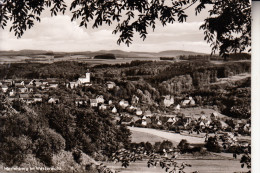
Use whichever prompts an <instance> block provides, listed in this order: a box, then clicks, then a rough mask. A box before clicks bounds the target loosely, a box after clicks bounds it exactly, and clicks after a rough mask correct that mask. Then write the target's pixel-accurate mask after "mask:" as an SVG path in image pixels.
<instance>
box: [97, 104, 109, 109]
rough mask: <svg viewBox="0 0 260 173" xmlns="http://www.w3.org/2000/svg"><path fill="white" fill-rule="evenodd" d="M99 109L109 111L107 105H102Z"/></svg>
mask: <svg viewBox="0 0 260 173" xmlns="http://www.w3.org/2000/svg"><path fill="white" fill-rule="evenodd" d="M98 109H99V110H106V109H107V105H105V104H101V105H100V106H99V108H98Z"/></svg>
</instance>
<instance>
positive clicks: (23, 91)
mask: <svg viewBox="0 0 260 173" xmlns="http://www.w3.org/2000/svg"><path fill="white" fill-rule="evenodd" d="M16 88H17V91H18V92H21V93H26V92H27V91H28V89H27V88H26V87H25V86H24V85H17V86H16Z"/></svg>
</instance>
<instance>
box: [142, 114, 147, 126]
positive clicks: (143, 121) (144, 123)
mask: <svg viewBox="0 0 260 173" xmlns="http://www.w3.org/2000/svg"><path fill="white" fill-rule="evenodd" d="M142 125H143V126H146V125H147V122H146V116H143V117H142Z"/></svg>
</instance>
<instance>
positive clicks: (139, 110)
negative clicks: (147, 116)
mask: <svg viewBox="0 0 260 173" xmlns="http://www.w3.org/2000/svg"><path fill="white" fill-rule="evenodd" d="M135 114H136V115H138V116H140V115H142V114H143V111H142V110H141V109H140V108H137V109H136V112H135Z"/></svg>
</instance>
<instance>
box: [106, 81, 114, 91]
mask: <svg viewBox="0 0 260 173" xmlns="http://www.w3.org/2000/svg"><path fill="white" fill-rule="evenodd" d="M115 86H116V84H115V82H112V81H108V82H107V88H108V89H113V88H114V87H115Z"/></svg>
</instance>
